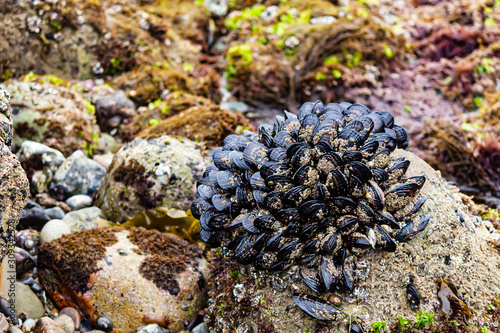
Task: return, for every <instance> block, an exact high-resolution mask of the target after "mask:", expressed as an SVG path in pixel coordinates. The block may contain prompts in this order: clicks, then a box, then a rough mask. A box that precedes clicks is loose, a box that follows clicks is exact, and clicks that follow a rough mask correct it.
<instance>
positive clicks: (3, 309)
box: [0, 298, 19, 325]
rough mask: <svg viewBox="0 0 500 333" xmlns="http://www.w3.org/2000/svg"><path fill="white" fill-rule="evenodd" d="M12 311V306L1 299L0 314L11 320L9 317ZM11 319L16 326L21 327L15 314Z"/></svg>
mask: <svg viewBox="0 0 500 333" xmlns="http://www.w3.org/2000/svg"><path fill="white" fill-rule="evenodd" d="M11 309H12V307H11V304H10V303H9V302H8V301H7V300H5V299H3V298H0V313H2V314H3V315H4V316H5V317H6V318H9V316H10V315H11V313H10V310H11ZM10 318H11V320H12V323H13V324H14V325H19V319H18V318H17V315H16V313H15V312H14V313H13V317H10Z"/></svg>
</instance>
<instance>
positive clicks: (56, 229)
mask: <svg viewBox="0 0 500 333" xmlns="http://www.w3.org/2000/svg"><path fill="white" fill-rule="evenodd" d="M70 233H71V231H70V230H69V227H68V225H67V224H66V223H65V222H63V221H62V220H50V221H49V222H47V223H46V224H45V225H44V226H43V228H42V231H40V243H42V244H43V243H47V242H50V241H52V240H54V239H57V238H59V237H61V236H62V235H67V234H70Z"/></svg>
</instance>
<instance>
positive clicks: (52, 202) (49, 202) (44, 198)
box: [36, 193, 71, 213]
mask: <svg viewBox="0 0 500 333" xmlns="http://www.w3.org/2000/svg"><path fill="white" fill-rule="evenodd" d="M36 201H37V202H38V203H39V204H40V205H42V206H45V207H54V206H56V207H59V208H61V209H62V210H63V211H64V212H65V213H68V212H71V208H70V207H69V206H68V205H67V204H66V203H65V202H63V201H57V200H56V199H54V198H52V197H51V196H50V195H49V194H48V193H38V194H37V195H36Z"/></svg>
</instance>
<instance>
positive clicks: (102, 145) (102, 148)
mask: <svg viewBox="0 0 500 333" xmlns="http://www.w3.org/2000/svg"><path fill="white" fill-rule="evenodd" d="M113 131H115V130H113ZM121 145H122V144H121V143H120V141H119V140H118V139H115V138H114V137H112V136H111V135H109V134H107V133H102V134H101V136H100V137H99V141H97V150H98V151H99V152H111V153H113V154H114V153H116V152H117V151H118V149H120V147H121Z"/></svg>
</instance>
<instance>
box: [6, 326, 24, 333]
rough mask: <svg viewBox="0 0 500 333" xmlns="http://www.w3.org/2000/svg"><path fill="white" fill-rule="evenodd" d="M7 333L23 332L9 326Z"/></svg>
mask: <svg viewBox="0 0 500 333" xmlns="http://www.w3.org/2000/svg"><path fill="white" fill-rule="evenodd" d="M9 333H23V331H21V330H20V329H19V328H17V327H16V326H11V327H10V328H9Z"/></svg>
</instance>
